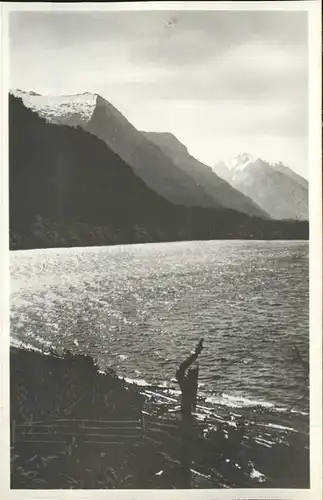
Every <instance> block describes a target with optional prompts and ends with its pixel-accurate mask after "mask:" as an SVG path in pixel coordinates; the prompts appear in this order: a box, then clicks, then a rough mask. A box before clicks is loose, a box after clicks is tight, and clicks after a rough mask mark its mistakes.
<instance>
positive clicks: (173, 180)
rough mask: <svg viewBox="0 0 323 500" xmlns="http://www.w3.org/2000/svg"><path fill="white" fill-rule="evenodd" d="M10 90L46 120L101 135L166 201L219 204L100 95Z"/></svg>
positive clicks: (215, 205) (204, 205)
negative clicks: (64, 94)
mask: <svg viewBox="0 0 323 500" xmlns="http://www.w3.org/2000/svg"><path fill="white" fill-rule="evenodd" d="M13 93H14V95H16V96H18V97H21V98H22V100H23V102H24V104H25V106H27V107H29V108H30V109H32V110H33V111H36V112H37V113H38V114H39V116H41V117H43V118H45V119H46V121H48V122H50V123H55V124H61V125H70V126H81V127H83V128H84V129H85V130H86V131H87V132H90V133H91V134H93V135H95V136H97V137H99V138H100V139H102V140H103V141H104V142H105V143H106V144H107V146H108V147H109V148H110V149H111V150H112V151H114V152H115V153H116V154H117V155H119V156H120V157H121V158H122V159H123V160H124V161H125V162H126V163H127V164H128V165H130V166H131V167H132V169H133V170H134V172H135V173H136V174H137V175H138V176H139V177H141V179H142V180H143V181H144V182H145V183H146V184H147V185H148V186H149V187H150V188H152V189H153V190H155V191H156V192H158V193H159V194H161V195H162V196H163V197H164V198H165V199H167V200H168V201H171V202H172V203H176V204H178V205H186V206H201V207H212V208H220V207H221V204H219V203H216V201H215V200H214V199H213V198H212V197H211V196H209V195H208V194H207V193H206V192H205V191H204V190H203V189H202V188H201V187H200V186H198V185H197V184H196V182H195V181H194V180H193V179H192V178H191V177H190V176H189V175H187V174H185V172H183V171H181V170H180V169H178V168H176V166H175V165H174V163H173V162H172V160H171V159H170V158H169V157H167V156H166V155H165V154H164V153H163V152H162V151H161V149H160V148H158V147H157V146H156V145H155V144H153V143H151V142H150V141H149V140H148V139H147V138H146V137H144V135H143V134H141V133H140V132H139V131H138V130H137V129H136V128H135V127H134V126H133V125H131V123H130V122H129V121H128V120H127V119H126V118H125V117H124V116H123V115H122V114H121V113H120V112H119V111H118V110H117V109H116V108H115V107H114V106H112V104H110V103H109V102H108V101H106V100H105V99H103V98H102V97H100V96H99V95H97V94H89V93H84V94H77V95H72V96H38V95H34V93H33V94H30V93H28V92H23V93H22V92H21V91H14V92H13Z"/></svg>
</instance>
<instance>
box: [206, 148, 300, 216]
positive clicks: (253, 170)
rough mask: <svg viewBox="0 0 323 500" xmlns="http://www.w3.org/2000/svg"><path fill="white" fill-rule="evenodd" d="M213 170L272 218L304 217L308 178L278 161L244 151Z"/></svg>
mask: <svg viewBox="0 0 323 500" xmlns="http://www.w3.org/2000/svg"><path fill="white" fill-rule="evenodd" d="M214 171H215V172H216V173H217V174H218V175H220V176H222V177H223V178H224V179H226V180H227V181H228V182H230V184H231V185H232V186H233V187H235V188H236V189H238V190H239V191H241V192H242V193H244V194H245V195H246V196H249V197H250V198H252V199H253V200H254V202H255V203H257V205H259V206H260V207H261V208H262V209H263V210H265V211H266V212H267V213H268V214H269V215H270V216H271V217H272V218H274V219H294V220H308V182H307V181H306V180H305V179H303V178H302V177H301V176H299V175H298V174H296V173H295V172H293V171H292V170H291V169H289V168H288V167H286V166H284V165H283V164H282V163H277V164H274V165H271V164H269V163H267V162H265V161H263V160H261V159H260V158H258V159H254V158H253V157H251V156H250V155H248V154H246V153H244V154H243V155H239V156H238V157H236V158H234V159H233V160H231V161H228V162H227V163H224V162H219V163H218V164H216V165H215V166H214Z"/></svg>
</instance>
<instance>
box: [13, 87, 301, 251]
mask: <svg viewBox="0 0 323 500" xmlns="http://www.w3.org/2000/svg"><path fill="white" fill-rule="evenodd" d="M30 96H32V94H28V99H30ZM32 97H35V96H32ZM36 97H37V98H38V97H41V96H39V95H37V96H36ZM47 102H48V101H47ZM87 102H88V103H89V99H88V97H87ZM70 103H71V101H70V99H69V100H68V104H67V108H68V110H69V111H68V113H66V107H65V112H64V113H63V115H64V116H65V117H66V116H67V114H68V116H69V119H68V125H66V124H63V122H62V121H59V122H58V123H57V115H56V113H52V116H54V119H53V120H51V119H49V118H48V113H49V112H52V110H53V107H52V106H50V109H48V108H47V116H46V118H45V117H42V116H40V115H41V114H42V113H41V112H35V111H33V110H32V109H30V106H28V107H26V106H25V105H24V103H23V100H22V99H21V98H20V97H15V96H13V95H10V96H9V207H10V212H9V213H10V238H11V240H10V241H11V243H10V244H11V248H12V249H18V248H45V247H54V246H60V247H61V246H88V245H107V244H122V243H136V242H148V241H177V240H192V239H218V238H222V239H223V238H257V239H276V238H284V239H302V238H307V237H308V224H307V223H306V222H304V223H303V222H293V221H292V222H288V221H273V220H270V219H268V218H267V219H266V218H263V217H257V216H250V215H248V214H246V213H244V212H241V211H237V210H233V209H230V208H225V207H223V206H222V205H221V204H220V201H219V203H218V205H217V206H215V205H211V202H210V205H211V206H209V207H205V206H201V205H200V206H190V205H185V204H184V203H182V204H179V203H177V204H175V203H172V202H171V201H169V200H168V199H166V197H163V196H162V195H161V194H160V193H158V192H157V191H156V190H154V189H152V188H151V187H150V186H149V185H148V183H147V182H145V181H144V180H143V178H142V177H141V176H139V175H138V173H137V172H136V171H135V169H134V168H133V167H132V165H131V166H130V165H128V163H127V162H126V161H125V160H124V159H123V158H122V157H121V156H120V155H118V154H117V153H116V152H115V151H114V150H113V149H112V148H111V147H109V146H108V145H107V142H106V141H103V140H102V139H100V138H99V137H97V136H96V135H95V134H94V133H90V132H89V131H87V130H86V129H85V127H84V126H82V125H80V124H79V117H80V111H79V109H78V103H77V101H75V102H74V111H73V108H71V104H70ZM105 106H106V105H105V104H104V107H105ZM60 107H61V103H60ZM81 108H82V113H83V119H84V123H85V122H86V123H88V118H89V115H90V114H91V113H94V112H95V110H96V109H97V108H96V107H95V109H94V110H93V107H91V106H90V104H89V106H88V107H84V106H83V104H82V106H81ZM42 109H44V108H42ZM50 110H51V111H50ZM73 112H74V115H75V114H76V115H77V120H76V121H75V123H74V126H71V125H70V123H71V122H70V120H71V116H72V115H73ZM91 116H93V115H91ZM54 121H55V123H54ZM112 121H113V120H112ZM105 123H106V113H105V112H104V113H103V124H105ZM96 126H98V121H96ZM126 130H128V127H127V128H126ZM134 130H135V129H134ZM105 133H106V134H107V132H105ZM120 133H121V131H120V130H119V134H120ZM102 134H103V133H102ZM133 134H134V136H136V135H135V133H134V132H133ZM138 134H139V135H140V137H143V141H145V142H142V143H141V144H145V143H147V144H148V151H155V153H154V154H156V158H157V156H158V157H159V158H160V161H161V159H162V158H167V159H168V160H167V161H169V163H168V164H167V165H168V167H165V168H166V169H167V168H173V169H177V170H176V172H179V173H177V174H176V175H177V176H179V175H183V177H182V178H185V179H186V178H188V179H189V181H190V182H191V183H190V186H192V185H193V186H195V185H198V183H197V181H195V180H194V178H193V176H192V173H191V174H190V175H188V174H187V175H186V173H185V172H184V171H183V170H182V169H184V166H183V164H182V165H181V168H179V167H176V165H175V160H174V158H175V156H176V155H175V153H174V152H173V153H172V155H171V156H172V158H173V159H172V158H171V157H170V156H167V155H166V153H165V152H164V151H163V150H162V149H161V148H160V147H159V146H157V145H156V144H155V143H153V142H152V141H151V140H148V138H147V136H146V135H147V134H143V133H140V132H138ZM114 137H116V138H117V139H116V142H118V143H120V144H121V137H119V136H118V134H116V135H115V136H114ZM127 138H128V135H126V139H127ZM154 139H155V140H156V137H155V138H154ZM168 139H169V138H168ZM174 140H175V141H176V139H173V138H172V140H171V141H168V142H169V143H170V142H174ZM111 142H113V141H112V139H111ZM125 142H127V141H125ZM150 145H151V146H150ZM131 147H132V146H131ZM164 147H166V146H164ZM177 148H179V149H181V148H182V149H183V153H182V155H181V157H180V158H181V162H182V161H183V158H185V156H189V155H188V153H187V150H186V148H185V146H183V145H181V144H180V143H179V142H178V141H177ZM175 149H176V148H175ZM136 151H138V149H136ZM159 152H160V153H159ZM169 154H170V153H169ZM143 156H144V157H145V153H144V152H143ZM193 160H194V159H192V160H190V162H192V163H191V166H190V167H185V168H192V169H193V167H194V168H195V167H196V169H197V170H198V168H202V167H203V169H204V168H205V169H206V170H205V172H206V171H208V175H209V170H208V168H207V167H206V166H203V164H200V162H197V160H195V162H196V163H197V166H196V163H195V162H194V161H193ZM176 161H177V160H176ZM187 163H188V160H187ZM201 165H202V167H201ZM162 167H163V164H161V165H160V168H161V169H162ZM147 169H148V166H147ZM162 173H163V175H164V177H165V183H164V186H166V185H167V182H168V183H170V180H169V179H167V176H166V174H165V171H163V170H162ZM194 175H195V174H194ZM205 175H207V174H205ZM152 177H153V178H154V179H155V177H154V176H152ZM215 177H216V176H215ZM173 178H174V177H172V179H173ZM177 178H178V177H177ZM210 178H212V179H213V177H212V172H211V177H210ZM216 178H217V177H216ZM219 182H220V183H221V181H219ZM223 185H224V186H225V187H226V186H227V184H226V183H223ZM186 186H187V185H186ZM176 189H177V190H179V189H181V190H182V193H183V197H184V196H185V189H184V186H183V184H181V183H179V184H178V185H177V186H176ZM232 191H233V192H235V191H234V190H232ZM195 193H198V190H196V191H195ZM191 194H192V192H190V193H189V195H190V196H191ZM196 196H197V194H196ZM210 200H212V203H213V198H212V197H211V195H210Z"/></svg>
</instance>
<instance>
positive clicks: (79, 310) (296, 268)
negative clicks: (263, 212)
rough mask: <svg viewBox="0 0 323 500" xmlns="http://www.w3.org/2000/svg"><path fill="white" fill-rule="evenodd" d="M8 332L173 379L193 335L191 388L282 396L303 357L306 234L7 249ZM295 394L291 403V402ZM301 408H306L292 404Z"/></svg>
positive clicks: (230, 399)
mask: <svg viewBox="0 0 323 500" xmlns="http://www.w3.org/2000/svg"><path fill="white" fill-rule="evenodd" d="M10 259H11V264H10V265H11V338H12V342H13V343H16V344H19V343H22V344H23V345H25V346H26V345H31V346H33V347H36V348H40V349H46V347H48V346H49V345H53V346H55V347H60V346H64V347H66V348H69V349H70V350H71V351H73V352H86V353H88V354H90V355H92V356H93V357H94V359H95V360H97V362H98V364H99V366H100V367H101V368H103V369H104V368H105V367H107V366H108V367H111V368H114V369H115V370H116V371H117V372H118V373H119V374H121V375H124V376H127V377H130V378H134V379H142V380H146V381H148V382H157V383H167V384H170V385H174V387H175V386H176V385H175V384H174V381H173V380H172V379H173V378H174V375H175V371H176V368H177V365H178V363H179V361H181V360H183V358H184V357H185V356H186V355H187V354H188V353H189V352H190V350H191V349H192V348H193V347H194V345H195V343H196V342H197V341H198V340H199V339H200V338H201V337H202V336H203V337H204V339H205V350H204V351H203V354H202V355H201V359H200V377H199V381H200V384H201V388H200V390H201V391H202V392H204V393H205V394H207V395H208V396H209V397H211V398H212V397H214V398H217V399H218V401H219V400H221V401H222V402H223V404H228V405H230V404H233V405H235V406H239V405H240V404H241V405H243V404H250V405H252V404H253V402H259V401H260V402H263V403H264V404H265V405H266V404H267V405H271V404H273V405H275V406H276V407H280V406H283V407H286V405H287V406H288V405H291V404H293V403H294V402H295V399H297V397H298V396H299V394H300V391H301V389H302V384H303V380H304V376H303V373H302V369H301V367H300V366H299V365H297V364H296V363H293V362H292V360H293V353H292V346H293V345H297V346H298V347H299V349H300V351H301V352H302V354H303V355H304V357H307V356H308V337H309V335H308V334H309V318H308V314H309V307H308V306H309V283H308V242H303V241H302V242H299V241H209V242H179V243H158V244H142V245H125V246H113V247H95V248H93V247H92V248H72V249H50V250H31V251H16V252H11V255H10ZM302 404H304V405H305V404H306V403H300V405H302ZM303 409H305V408H303Z"/></svg>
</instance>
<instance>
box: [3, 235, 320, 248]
mask: <svg viewBox="0 0 323 500" xmlns="http://www.w3.org/2000/svg"><path fill="white" fill-rule="evenodd" d="M211 241H230V242H233V241H237V242H239V241H254V242H257V241H258V242H266V241H267V242H271V241H272V242H275V241H279V242H284V241H285V242H289V241H294V242H303V241H307V242H309V241H310V238H309V237H304V238H299V237H298V238H292V237H291V238H286V237H281V238H279V237H277V238H252V237H250V238H237V237H232V238H212V239H191V240H189V239H183V240H180V239H176V240H163V241H161V240H160V241H141V242H138V241H136V242H128V243H119V242H116V243H101V244H98V243H93V244H84V245H75V246H74V245H64V246H59V245H57V246H55V245H54V246H27V245H26V246H25V247H10V248H9V251H22V250H25V251H27V250H63V249H66V250H68V249H78V248H79V249H84V248H101V247H115V246H134V245H147V244H154V245H155V244H159V243H160V244H163V243H190V242H195V243H197V242H201V243H202V242H211Z"/></svg>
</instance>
